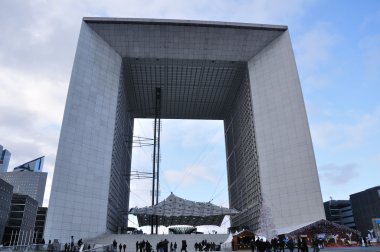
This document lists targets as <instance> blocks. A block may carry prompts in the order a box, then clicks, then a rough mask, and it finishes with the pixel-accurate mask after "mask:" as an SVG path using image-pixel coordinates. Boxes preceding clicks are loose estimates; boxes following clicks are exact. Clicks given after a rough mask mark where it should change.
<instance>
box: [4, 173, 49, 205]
mask: <svg viewBox="0 0 380 252" xmlns="http://www.w3.org/2000/svg"><path fill="white" fill-rule="evenodd" d="M0 178H1V179H3V180H5V181H6V182H7V183H9V184H11V185H12V186H13V193H19V194H25V195H29V196H30V197H32V198H33V199H35V200H37V201H38V205H39V206H42V203H43V200H44V194H45V186H46V180H47V172H31V171H28V170H25V171H18V172H4V173H0Z"/></svg>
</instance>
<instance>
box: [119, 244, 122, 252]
mask: <svg viewBox="0 0 380 252" xmlns="http://www.w3.org/2000/svg"><path fill="white" fill-rule="evenodd" d="M122 248H123V245H121V243H120V244H119V252H121V249H122Z"/></svg>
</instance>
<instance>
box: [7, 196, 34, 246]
mask: <svg viewBox="0 0 380 252" xmlns="http://www.w3.org/2000/svg"><path fill="white" fill-rule="evenodd" d="M37 208H38V202H37V201H36V200H34V199H32V198H31V197H29V196H28V195H22V194H18V193H13V196H12V201H11V209H10V212H9V218H8V221H7V225H6V227H5V231H4V236H3V244H4V245H8V246H9V245H27V244H31V243H32V241H33V235H34V226H35V221H36V215H37Z"/></svg>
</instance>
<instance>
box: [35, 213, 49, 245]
mask: <svg viewBox="0 0 380 252" xmlns="http://www.w3.org/2000/svg"><path fill="white" fill-rule="evenodd" d="M47 211H48V208H47V207H38V209H37V216H36V224H35V226H34V236H33V243H35V244H37V243H41V241H42V239H43V238H44V232H45V223H46V215H47Z"/></svg>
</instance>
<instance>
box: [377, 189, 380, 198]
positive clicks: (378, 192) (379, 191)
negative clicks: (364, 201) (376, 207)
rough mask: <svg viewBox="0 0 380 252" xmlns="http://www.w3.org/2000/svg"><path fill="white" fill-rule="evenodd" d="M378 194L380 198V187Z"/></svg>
mask: <svg viewBox="0 0 380 252" xmlns="http://www.w3.org/2000/svg"><path fill="white" fill-rule="evenodd" d="M377 194H378V195H379V198H380V189H379V190H377Z"/></svg>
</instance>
